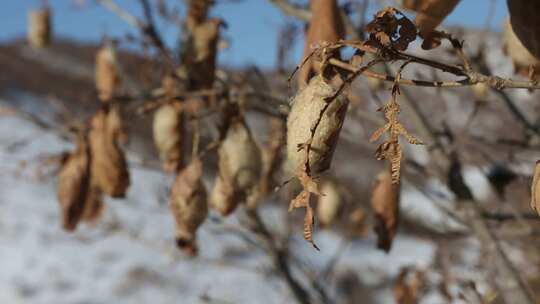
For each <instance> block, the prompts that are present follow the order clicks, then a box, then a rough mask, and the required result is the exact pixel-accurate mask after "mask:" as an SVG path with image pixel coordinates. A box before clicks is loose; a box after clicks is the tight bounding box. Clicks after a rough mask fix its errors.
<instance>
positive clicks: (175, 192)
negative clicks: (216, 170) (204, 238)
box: [170, 159, 208, 254]
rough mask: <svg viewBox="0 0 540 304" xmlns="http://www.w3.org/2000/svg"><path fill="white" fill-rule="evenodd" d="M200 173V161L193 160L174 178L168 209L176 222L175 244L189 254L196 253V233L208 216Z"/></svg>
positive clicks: (204, 190)
mask: <svg viewBox="0 0 540 304" xmlns="http://www.w3.org/2000/svg"><path fill="white" fill-rule="evenodd" d="M202 173H203V170H202V163H201V161H200V159H194V160H193V161H192V162H191V164H189V165H188V166H187V167H186V168H185V169H184V170H182V171H181V172H180V173H179V174H178V175H177V176H176V179H175V181H174V183H173V185H172V188H171V196H170V208H171V212H172V214H173V216H174V219H175V222H176V233H175V238H176V244H177V245H178V247H179V248H180V249H182V250H185V251H186V252H188V253H190V254H195V253H196V251H197V247H196V244H195V240H196V232H197V229H198V228H199V226H200V225H201V224H202V223H203V222H204V220H205V219H206V217H207V215H208V202H207V194H206V188H205V187H204V184H203V182H202Z"/></svg>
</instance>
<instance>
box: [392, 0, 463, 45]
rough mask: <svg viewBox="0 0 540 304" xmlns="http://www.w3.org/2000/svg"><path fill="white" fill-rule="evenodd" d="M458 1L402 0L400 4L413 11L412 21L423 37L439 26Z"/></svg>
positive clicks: (426, 36)
mask: <svg viewBox="0 0 540 304" xmlns="http://www.w3.org/2000/svg"><path fill="white" fill-rule="evenodd" d="M458 3H459V0H402V6H403V7H404V8H406V9H410V10H413V11H415V12H416V13H417V14H416V18H415V20H414V23H415V24H416V26H417V27H418V29H419V30H420V34H421V35H422V37H424V38H428V37H429V35H430V34H431V33H432V32H433V30H435V29H436V28H437V26H439V25H440V24H441V23H442V22H443V20H444V18H446V16H448V15H449V14H450V13H451V12H452V11H453V10H454V8H455V7H456V5H457V4H458Z"/></svg>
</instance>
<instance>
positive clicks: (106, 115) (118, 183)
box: [89, 108, 130, 198]
mask: <svg viewBox="0 0 540 304" xmlns="http://www.w3.org/2000/svg"><path fill="white" fill-rule="evenodd" d="M114 111H117V109H115V108H111V109H108V108H103V109H101V110H99V111H98V112H97V113H96V114H95V115H94V117H93V118H92V120H91V123H90V124H91V130H90V134H89V139H90V150H91V153H92V165H91V169H92V178H93V179H94V181H95V183H96V185H97V186H98V187H99V188H100V189H101V190H102V191H103V192H104V193H106V194H107V195H109V196H111V197H117V198H119V197H125V194H126V190H127V188H128V187H129V183H130V181H129V172H128V170H127V163H126V158H125V155H124V151H122V149H121V148H120V146H119V136H118V134H120V133H119V130H118V125H117V123H118V121H115V120H114V119H116V118H115V117H114V116H115V115H118V114H117V113H114ZM111 122H114V123H111Z"/></svg>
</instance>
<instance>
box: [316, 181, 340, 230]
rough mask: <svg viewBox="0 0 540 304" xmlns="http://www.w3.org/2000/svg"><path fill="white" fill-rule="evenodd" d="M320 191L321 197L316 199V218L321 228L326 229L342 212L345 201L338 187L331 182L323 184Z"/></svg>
mask: <svg viewBox="0 0 540 304" xmlns="http://www.w3.org/2000/svg"><path fill="white" fill-rule="evenodd" d="M320 191H321V193H322V194H323V195H322V196H319V197H318V203H317V218H318V219H319V223H320V224H321V225H322V226H323V227H328V226H330V225H331V224H332V223H333V222H334V221H335V220H336V219H337V217H338V216H339V214H340V213H341V211H342V210H343V207H344V203H345V199H344V197H343V195H342V193H341V191H340V189H339V187H338V185H337V184H336V183H335V182H334V181H331V180H328V181H325V182H323V183H322V184H321V186H320Z"/></svg>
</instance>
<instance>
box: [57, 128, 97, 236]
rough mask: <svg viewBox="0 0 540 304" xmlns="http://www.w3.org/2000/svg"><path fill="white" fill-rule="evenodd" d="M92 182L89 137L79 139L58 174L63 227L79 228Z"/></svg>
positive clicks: (71, 229)
mask: <svg viewBox="0 0 540 304" xmlns="http://www.w3.org/2000/svg"><path fill="white" fill-rule="evenodd" d="M89 183H90V149H89V145H88V142H87V139H86V138H85V139H79V142H78V143H77V148H76V149H75V151H73V152H72V153H71V154H70V155H69V156H68V158H67V160H66V162H65V163H64V164H63V166H62V168H61V169H60V172H59V174H58V193H57V194H58V201H59V202H60V207H61V209H62V227H63V228H64V229H65V230H67V231H73V230H75V228H77V224H78V223H79V221H80V219H81V216H82V214H83V210H84V208H85V200H86V197H87V194H88V192H89Z"/></svg>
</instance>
